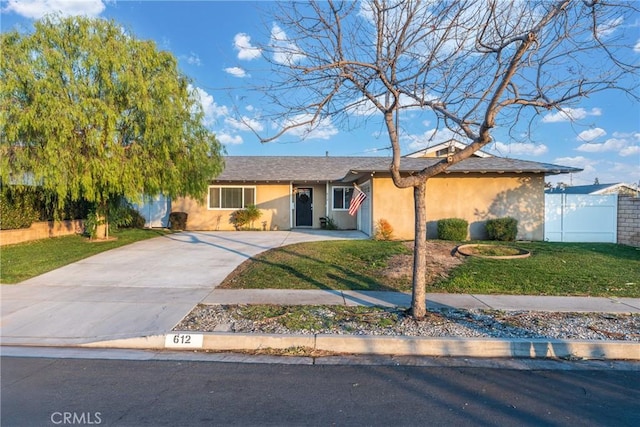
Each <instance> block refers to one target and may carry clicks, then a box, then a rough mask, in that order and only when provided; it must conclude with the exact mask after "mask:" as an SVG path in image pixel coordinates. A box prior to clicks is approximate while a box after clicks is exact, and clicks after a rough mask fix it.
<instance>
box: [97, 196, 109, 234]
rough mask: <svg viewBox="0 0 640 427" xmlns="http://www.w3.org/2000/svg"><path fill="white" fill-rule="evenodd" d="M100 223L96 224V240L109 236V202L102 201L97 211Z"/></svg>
mask: <svg viewBox="0 0 640 427" xmlns="http://www.w3.org/2000/svg"><path fill="white" fill-rule="evenodd" d="M96 215H97V220H98V225H97V226H96V240H106V239H108V238H109V204H108V203H107V202H103V203H100V206H99V207H98V209H97V212H96Z"/></svg>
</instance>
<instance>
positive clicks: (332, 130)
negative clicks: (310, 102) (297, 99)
mask: <svg viewBox="0 0 640 427" xmlns="http://www.w3.org/2000/svg"><path fill="white" fill-rule="evenodd" d="M312 118H313V116H312V115H311V114H299V115H297V116H295V117H291V118H289V119H287V120H285V122H284V123H283V124H282V127H283V128H286V127H289V126H295V125H296V124H299V123H304V122H306V121H309V120H311V119H312ZM287 134H288V135H293V136H296V137H299V138H302V139H329V138H331V137H332V136H335V135H337V134H338V129H337V128H336V127H335V126H334V125H333V123H332V122H331V119H330V118H328V117H325V118H324V119H321V120H320V121H319V122H317V123H314V124H312V125H302V126H299V127H294V128H291V129H289V130H288V131H287Z"/></svg>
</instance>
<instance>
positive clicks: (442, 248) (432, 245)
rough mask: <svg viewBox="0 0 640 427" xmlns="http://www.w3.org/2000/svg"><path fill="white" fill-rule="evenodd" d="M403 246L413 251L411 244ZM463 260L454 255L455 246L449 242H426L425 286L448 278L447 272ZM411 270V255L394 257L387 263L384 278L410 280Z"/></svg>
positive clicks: (407, 243)
mask: <svg viewBox="0 0 640 427" xmlns="http://www.w3.org/2000/svg"><path fill="white" fill-rule="evenodd" d="M404 245H405V246H406V247H407V248H409V249H410V250H411V251H413V242H405V243H404ZM463 262H464V259H462V258H460V257H459V256H457V255H456V245H455V244H453V243H451V242H442V241H429V242H427V285H428V284H431V283H434V282H437V281H438V280H441V279H446V278H447V277H449V272H450V271H451V270H452V269H454V268H455V267H456V266H458V265H460V264H462V263H463ZM412 270H413V253H411V254H404V255H394V256H393V257H391V258H390V259H389V260H388V261H387V267H386V268H385V269H384V270H383V273H382V274H383V275H384V277H387V278H389V279H393V280H398V279H403V278H410V277H411V275H412Z"/></svg>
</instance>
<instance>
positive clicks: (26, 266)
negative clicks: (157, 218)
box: [0, 229, 167, 283]
mask: <svg viewBox="0 0 640 427" xmlns="http://www.w3.org/2000/svg"><path fill="white" fill-rule="evenodd" d="M166 233H167V232H166V231H162V230H141V229H122V230H120V231H117V232H115V233H112V236H113V237H116V238H117V239H116V240H108V241H104V242H95V241H94V242H90V241H89V240H88V239H87V238H85V237H82V236H79V235H73V236H64V237H56V238H52V239H44V240H35V241H33V242H26V243H20V244H17V245H10V246H4V247H2V248H0V283H18V282H21V281H23V280H27V279H29V278H31V277H35V276H38V275H40V274H42V273H46V272H47V271H51V270H54V269H56V268H59V267H62V266H64V265H67V264H70V263H72V262H75V261H79V260H81V259H83V258H88V257H90V256H91V255H95V254H98V253H100V252H104V251H108V250H110V249H114V248H118V247H120V246H124V245H128V244H130V243H133V242H137V241H138V240H145V239H150V238H152V237H158V236H162V235H164V234H166Z"/></svg>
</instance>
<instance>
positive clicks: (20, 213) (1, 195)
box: [0, 188, 40, 230]
mask: <svg viewBox="0 0 640 427" xmlns="http://www.w3.org/2000/svg"><path fill="white" fill-rule="evenodd" d="M39 217H40V214H39V212H38V210H37V208H36V193H35V191H32V189H29V188H27V189H24V188H13V189H7V188H3V189H2V191H1V192H0V229H2V230H12V229H17V228H29V227H30V226H31V224H32V223H33V222H35V221H38V220H39Z"/></svg>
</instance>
